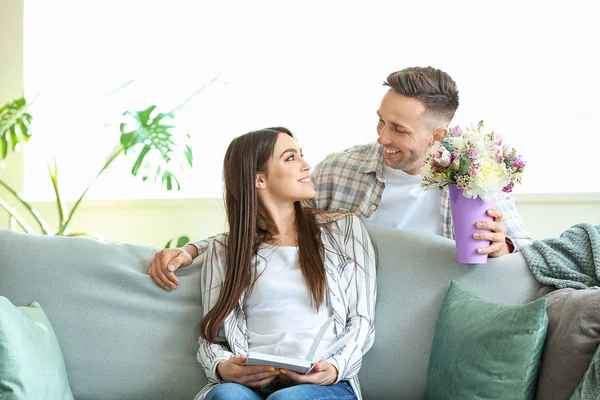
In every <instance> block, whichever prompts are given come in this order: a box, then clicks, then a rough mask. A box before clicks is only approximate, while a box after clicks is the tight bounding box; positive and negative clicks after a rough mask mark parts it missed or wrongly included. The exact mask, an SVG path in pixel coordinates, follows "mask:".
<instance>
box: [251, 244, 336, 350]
mask: <svg viewBox="0 0 600 400" xmlns="http://www.w3.org/2000/svg"><path fill="white" fill-rule="evenodd" d="M258 255H259V257H258V265H257V273H258V274H259V278H258V279H257V280H256V282H255V283H254V288H253V289H252V293H251V294H250V297H249V298H248V301H247V302H246V306H245V308H244V313H245V314H246V324H247V326H248V350H249V351H256V352H260V353H264V354H272V355H277V356H283V357H296V358H302V359H306V358H307V355H308V352H309V350H310V347H311V346H312V344H313V341H314V339H315V337H316V336H317V333H318V331H319V329H320V328H321V326H322V325H323V324H324V323H325V322H326V321H327V320H328V319H329V317H330V316H331V315H332V314H333V310H332V308H331V305H330V304H329V302H327V301H326V302H324V303H322V304H321V306H320V308H319V311H318V312H317V311H316V310H315V309H314V308H313V307H312V306H311V303H310V294H309V292H308V289H307V287H306V284H305V283H304V277H303V276H302V272H301V271H300V268H299V265H298V247H293V246H270V245H264V244H263V245H262V246H261V248H260V249H259V251H258ZM335 342H336V335H335V327H334V324H329V327H328V329H327V331H326V332H325V335H324V336H323V339H322V340H321V342H320V345H319V349H327V348H328V347H329V346H330V345H332V344H333V343H335ZM315 354H319V350H317V352H316V353H315ZM309 361H312V360H309ZM315 361H320V360H315Z"/></svg>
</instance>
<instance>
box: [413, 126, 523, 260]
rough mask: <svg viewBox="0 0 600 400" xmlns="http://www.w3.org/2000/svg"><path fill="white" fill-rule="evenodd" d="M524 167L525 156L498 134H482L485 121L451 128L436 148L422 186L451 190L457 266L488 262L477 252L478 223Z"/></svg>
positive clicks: (479, 243)
mask: <svg viewBox="0 0 600 400" xmlns="http://www.w3.org/2000/svg"><path fill="white" fill-rule="evenodd" d="M524 168H525V161H524V160H523V158H522V156H521V155H520V154H518V153H517V151H516V150H515V149H514V148H512V147H510V146H509V145H508V144H506V143H504V142H503V140H502V138H501V137H500V135H498V134H497V133H495V132H493V131H492V132H489V133H486V132H484V131H483V121H480V122H479V123H478V124H477V125H471V126H469V127H467V128H466V129H461V128H460V127H458V126H456V127H454V128H450V129H449V131H448V135H447V136H446V137H444V138H443V139H442V140H441V141H439V142H437V143H436V144H435V145H434V146H433V147H432V149H431V153H430V156H429V157H428V158H427V160H426V161H425V165H424V166H423V168H422V169H421V176H422V182H421V186H422V187H424V188H432V187H436V188H439V189H443V188H444V187H445V186H449V192H450V202H451V208H452V221H453V225H454V235H455V239H456V246H457V248H456V249H457V256H458V261H459V262H462V263H469V264H471V263H485V262H486V261H487V255H480V254H477V248H479V247H482V246H483V245H484V243H485V242H484V241H481V240H475V239H473V238H472V234H473V232H475V230H476V229H475V224H476V223H477V222H478V221H483V220H486V219H487V220H490V219H491V217H490V216H488V215H487V210H488V209H490V208H495V207H496V204H495V200H498V199H499V198H500V197H501V196H502V195H503V193H510V192H511V191H512V190H513V188H514V186H515V184H520V183H521V180H522V176H523V169H524ZM466 243H468V244H469V246H466ZM463 244H465V246H463Z"/></svg>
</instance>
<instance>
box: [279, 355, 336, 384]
mask: <svg viewBox="0 0 600 400" xmlns="http://www.w3.org/2000/svg"><path fill="white" fill-rule="evenodd" d="M284 371H285V372H284V373H283V374H282V375H280V376H279V379H280V380H282V381H283V382H284V383H287V384H288V385H297V384H299V383H312V384H315V385H320V386H325V385H333V384H334V383H335V382H336V381H337V377H338V370H337V368H336V367H335V366H334V365H333V364H330V363H329V362H327V361H319V362H318V363H316V364H315V368H314V369H313V370H312V372H311V373H310V374H307V375H305V374H299V373H297V372H294V371H290V370H289V369H286V370H284Z"/></svg>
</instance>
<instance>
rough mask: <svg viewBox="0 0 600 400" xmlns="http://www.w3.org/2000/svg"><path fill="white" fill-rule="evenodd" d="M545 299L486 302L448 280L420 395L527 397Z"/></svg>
mask: <svg viewBox="0 0 600 400" xmlns="http://www.w3.org/2000/svg"><path fill="white" fill-rule="evenodd" d="M546 304H547V300H545V299H539V300H536V301H534V302H531V303H527V304H523V305H517V306H507V305H501V304H495V303H490V302H487V301H485V300H483V299H481V298H480V297H477V296H474V295H473V294H471V293H470V292H468V291H467V290H465V289H463V288H462V287H461V286H460V285H459V284H458V283H456V282H454V281H453V282H452V283H451V284H450V288H449V289H448V292H447V294H446V298H445V299H444V302H443V303H442V308H441V309H440V313H439V316H438V319H437V323H436V327H435V332H434V340H433V345H432V348H431V357H430V359H429V366H428V370H427V383H426V385H425V393H424V396H423V398H424V399H435V400H443V399H475V398H476V399H531V398H533V395H534V392H535V383H536V378H537V373H538V370H539V364H540V359H541V353H542V347H543V345H544V339H545V338H546V329H547V326H548V316H547V315H546Z"/></svg>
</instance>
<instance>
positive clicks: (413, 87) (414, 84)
mask: <svg viewBox="0 0 600 400" xmlns="http://www.w3.org/2000/svg"><path fill="white" fill-rule="evenodd" d="M383 84H384V86H389V87H391V88H392V89H394V90H395V91H396V92H398V93H400V94H402V95H404V96H407V97H412V98H415V99H417V100H419V101H421V102H422V103H423V105H424V106H425V112H424V113H423V114H424V117H425V118H426V119H427V120H429V122H433V121H431V120H436V122H438V123H443V124H445V125H447V124H449V123H450V121H452V118H453V117H454V113H455V112H456V109H457V108H458V88H457V87H456V82H454V80H453V79H452V78H451V77H450V75H448V74H447V73H445V72H444V71H442V70H440V69H437V68H433V67H410V68H405V69H403V70H400V71H396V72H392V73H391V74H389V75H388V76H387V78H386V80H385V81H384V82H383Z"/></svg>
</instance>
